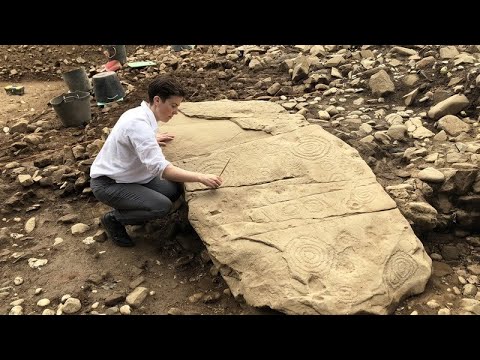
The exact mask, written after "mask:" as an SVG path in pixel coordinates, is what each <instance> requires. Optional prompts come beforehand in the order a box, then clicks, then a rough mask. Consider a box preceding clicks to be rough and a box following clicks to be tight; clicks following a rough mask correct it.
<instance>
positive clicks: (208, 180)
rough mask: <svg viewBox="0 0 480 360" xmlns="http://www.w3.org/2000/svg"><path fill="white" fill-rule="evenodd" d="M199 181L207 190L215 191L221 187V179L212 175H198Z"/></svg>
mask: <svg viewBox="0 0 480 360" xmlns="http://www.w3.org/2000/svg"><path fill="white" fill-rule="evenodd" d="M199 181H200V182H201V183H202V184H203V185H205V186H208V187H209V188H212V189H216V188H218V187H219V186H220V185H222V182H223V181H222V178H221V177H220V176H217V175H212V174H200V179H199Z"/></svg>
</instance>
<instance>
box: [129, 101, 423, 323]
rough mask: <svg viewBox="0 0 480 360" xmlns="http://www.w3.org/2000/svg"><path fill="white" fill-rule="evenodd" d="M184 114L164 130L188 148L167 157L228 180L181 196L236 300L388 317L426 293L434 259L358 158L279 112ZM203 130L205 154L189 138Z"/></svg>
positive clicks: (233, 108)
mask: <svg viewBox="0 0 480 360" xmlns="http://www.w3.org/2000/svg"><path fill="white" fill-rule="evenodd" d="M182 113H183V115H180V114H179V115H178V117H177V118H176V119H175V122H172V123H169V124H165V125H163V126H162V131H168V132H172V133H175V134H176V135H177V136H179V137H181V138H182V139H185V141H184V142H178V143H172V144H169V146H168V147H167V148H165V154H166V157H167V158H168V159H171V161H173V162H174V164H176V165H179V166H181V167H182V168H184V169H186V170H191V171H199V172H202V173H210V174H217V175H219V174H220V173H221V172H222V171H223V174H222V178H223V180H224V182H223V184H222V186H221V187H220V188H219V189H217V190H210V189H207V188H206V187H205V186H203V185H202V184H200V183H186V199H187V201H188V203H189V219H190V222H191V224H192V225H193V227H194V228H195V230H196V232H197V233H198V235H199V236H200V237H201V238H202V241H203V242H204V243H205V245H206V247H207V249H208V251H209V254H210V256H211V258H212V261H213V262H214V264H218V268H219V270H220V274H221V275H222V276H223V278H224V279H225V281H226V282H227V284H228V286H229V288H230V290H231V292H232V294H233V295H234V296H238V295H242V296H243V298H244V299H245V300H246V301H247V303H248V304H250V305H253V306H257V307H262V306H268V307H271V308H273V309H275V310H279V311H282V312H285V313H287V314H355V313H372V314H387V313H391V312H392V311H393V310H394V309H395V307H396V305H398V303H399V302H400V301H401V299H403V298H404V297H406V296H408V295H411V294H418V293H421V292H422V291H423V290H424V288H425V285H426V283H427V281H428V279H429V277H430V275H431V259H430V258H429V257H428V255H427V254H426V253H425V251H424V249H423V245H422V244H421V242H420V241H419V239H418V238H417V237H416V236H415V234H414V233H413V231H412V229H411V227H410V225H409V223H408V221H407V220H406V219H405V218H404V217H403V216H402V215H401V213H400V211H399V210H398V209H397V207H396V203H395V202H394V201H393V200H392V199H391V198H390V197H389V196H388V195H387V193H386V192H385V191H384V189H383V188H382V186H380V184H378V182H377V181H376V177H375V175H374V174H373V172H372V171H371V169H370V168H369V166H368V165H367V164H366V163H365V162H364V161H363V160H362V159H361V157H360V156H359V154H358V152H357V151H356V150H355V149H353V148H352V147H350V146H349V145H347V144H346V143H345V142H343V141H342V140H340V139H339V138H337V137H335V136H333V135H331V134H329V133H328V132H326V131H324V130H323V129H322V128H320V127H319V126H316V125H310V124H309V123H308V122H307V121H306V120H305V119H304V117H303V116H301V117H298V116H296V115H291V114H289V113H288V112H287V111H285V110H284V109H283V108H282V107H281V106H280V105H278V104H276V103H270V102H269V103H265V102H255V101H246V102H233V101H229V100H222V101H218V102H203V103H185V104H182ZM212 121H214V124H215V126H213V127H212V125H211V123H212ZM292 124H293V125H292ZM207 129H208V131H207ZM244 130H256V131H244ZM200 132H201V133H202V134H206V135H205V137H204V138H202V140H203V145H204V146H203V147H202V149H201V150H200V152H199V149H198V147H194V146H191V145H193V144H192V143H191V142H189V140H188V139H194V138H196V137H197V136H198V133H200ZM239 209H240V210H239ZM137 289H138V288H137ZM129 296H130V295H129ZM127 302H128V303H130V302H129V301H128V297H127Z"/></svg>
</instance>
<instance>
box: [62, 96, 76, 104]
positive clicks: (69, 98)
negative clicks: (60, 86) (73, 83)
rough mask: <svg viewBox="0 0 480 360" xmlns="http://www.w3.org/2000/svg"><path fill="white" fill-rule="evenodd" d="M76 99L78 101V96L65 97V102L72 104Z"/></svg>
mask: <svg viewBox="0 0 480 360" xmlns="http://www.w3.org/2000/svg"><path fill="white" fill-rule="evenodd" d="M75 99H78V96H75V95H74V96H68V97H65V96H64V97H63V101H65V102H66V103H69V102H72V101H73V100H75Z"/></svg>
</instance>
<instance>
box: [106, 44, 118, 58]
mask: <svg viewBox="0 0 480 360" xmlns="http://www.w3.org/2000/svg"><path fill="white" fill-rule="evenodd" d="M110 47H111V48H112V49H113V55H112V56H109V57H108V58H109V59H111V58H113V57H114V56H115V55H117V48H116V47H115V46H110Z"/></svg>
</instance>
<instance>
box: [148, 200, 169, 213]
mask: <svg viewBox="0 0 480 360" xmlns="http://www.w3.org/2000/svg"><path fill="white" fill-rule="evenodd" d="M171 207H172V202H171V201H170V200H168V199H164V200H163V201H159V202H155V203H153V204H150V206H148V208H147V209H146V210H147V211H149V212H151V213H152V214H153V215H154V216H155V217H162V216H164V215H166V214H168V212H169V211H170V209H171Z"/></svg>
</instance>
